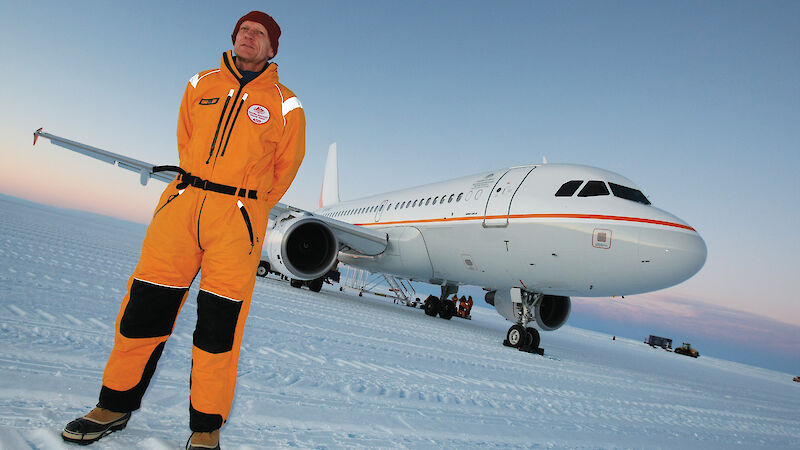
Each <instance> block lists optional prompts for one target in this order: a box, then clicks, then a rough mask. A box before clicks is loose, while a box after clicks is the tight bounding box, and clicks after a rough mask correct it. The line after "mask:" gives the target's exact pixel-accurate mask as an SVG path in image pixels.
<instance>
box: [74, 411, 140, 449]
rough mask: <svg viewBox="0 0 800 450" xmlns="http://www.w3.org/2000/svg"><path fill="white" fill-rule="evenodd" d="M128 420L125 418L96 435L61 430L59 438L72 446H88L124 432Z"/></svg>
mask: <svg viewBox="0 0 800 450" xmlns="http://www.w3.org/2000/svg"><path fill="white" fill-rule="evenodd" d="M128 420H130V417H128V418H126V419H125V420H124V421H123V422H121V423H115V424H112V425H111V426H110V427H108V428H106V429H105V430H102V431H98V432H96V433H86V434H83V433H73V432H71V431H67V430H63V431H62V432H61V438H62V439H63V440H65V441H67V442H72V443H74V444H80V445H89V444H91V443H93V442H97V441H99V440H100V439H102V438H104V437H106V436H108V435H109V434H111V433H113V432H115V431H119V430H124V429H125V427H126V426H128Z"/></svg>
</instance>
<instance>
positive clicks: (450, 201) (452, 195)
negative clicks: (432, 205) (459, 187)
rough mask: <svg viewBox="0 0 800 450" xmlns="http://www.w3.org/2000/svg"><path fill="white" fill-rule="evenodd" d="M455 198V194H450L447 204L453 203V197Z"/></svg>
mask: <svg viewBox="0 0 800 450" xmlns="http://www.w3.org/2000/svg"><path fill="white" fill-rule="evenodd" d="M455 196H456V194H450V197H448V198H447V203H453V197H455ZM443 201H444V200H443Z"/></svg>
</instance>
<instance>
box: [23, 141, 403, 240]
mask: <svg viewBox="0 0 800 450" xmlns="http://www.w3.org/2000/svg"><path fill="white" fill-rule="evenodd" d="M39 137H43V138H45V139H49V140H50V142H51V143H52V144H54V145H57V146H59V147H63V148H66V149H67V150H72V151H74V152H77V153H80V154H83V155H86V156H88V157H90V158H94V159H97V160H100V161H103V162H106V163H109V164H112V165H115V166H117V167H121V168H123V169H127V170H131V171H133V172H137V173H138V174H139V181H140V182H141V183H142V186H145V185H147V182H148V181H149V179H150V178H155V179H156V180H159V181H163V182H165V183H170V182H172V180H174V179H175V175H176V174H177V173H176V172H172V171H163V172H156V173H153V167H155V166H156V165H155V164H150V163H148V162H145V161H140V160H138V159H133V158H129V157H127V156H124V155H120V154H117V153H113V152H110V151H108V150H103V149H100V148H97V147H92V146H91V145H86V144H82V143H80V142H76V141H72V140H69V139H65V138H62V137H60V136H56V135H53V134H50V133H45V132H44V131H42V128H39V129H38V130H36V131H34V133H33V144H34V145H36V141H37V140H38V138H39ZM288 216H294V217H303V216H310V217H313V218H314V219H315V220H319V221H320V222H323V223H325V224H326V225H327V226H328V227H330V229H331V231H332V232H333V234H334V235H335V236H336V238H337V239H338V240H339V245H340V249H348V250H352V251H356V252H358V253H362V254H364V255H378V254H380V253H382V252H383V251H384V250H385V249H386V246H387V245H388V242H389V238H388V236H387V235H386V233H383V232H380V231H377V230H370V229H367V228H363V227H359V226H356V225H353V224H351V223H347V222H342V221H340V220H336V219H331V218H330V217H325V216H320V215H317V214H314V213H312V212H308V211H305V210H302V209H300V208H295V207H293V206H290V205H286V204H283V203H278V204H276V205H275V206H274V207H273V208H272V209H271V210H270V212H269V218H270V219H272V220H276V219H278V218H281V217H288Z"/></svg>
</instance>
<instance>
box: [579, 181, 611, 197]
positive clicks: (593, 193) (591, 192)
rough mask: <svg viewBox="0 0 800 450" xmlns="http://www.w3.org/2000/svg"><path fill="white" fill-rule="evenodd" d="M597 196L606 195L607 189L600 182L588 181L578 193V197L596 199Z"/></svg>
mask: <svg viewBox="0 0 800 450" xmlns="http://www.w3.org/2000/svg"><path fill="white" fill-rule="evenodd" d="M599 195H608V188H607V187H606V184H605V183H603V182H602V181H596V180H594V181H589V182H588V183H586V186H584V187H583V189H581V191H580V192H578V197H597V196H599Z"/></svg>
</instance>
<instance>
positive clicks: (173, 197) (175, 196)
mask: <svg viewBox="0 0 800 450" xmlns="http://www.w3.org/2000/svg"><path fill="white" fill-rule="evenodd" d="M184 190H185V189H181V190H179V191H178V193H176V194H172V195H170V196H169V198H168V199H167V201H166V202H164V204H163V205H161V207H160V208H158V209H157V210H156V212H154V213H153V217H154V218H155V217H156V214H158V213H160V212H161V210H162V209H164V208H165V207H166V206H167V205H169V202H171V201H173V200H175V199H176V198H178V196H179V195H181V194H183V191H184Z"/></svg>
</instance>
